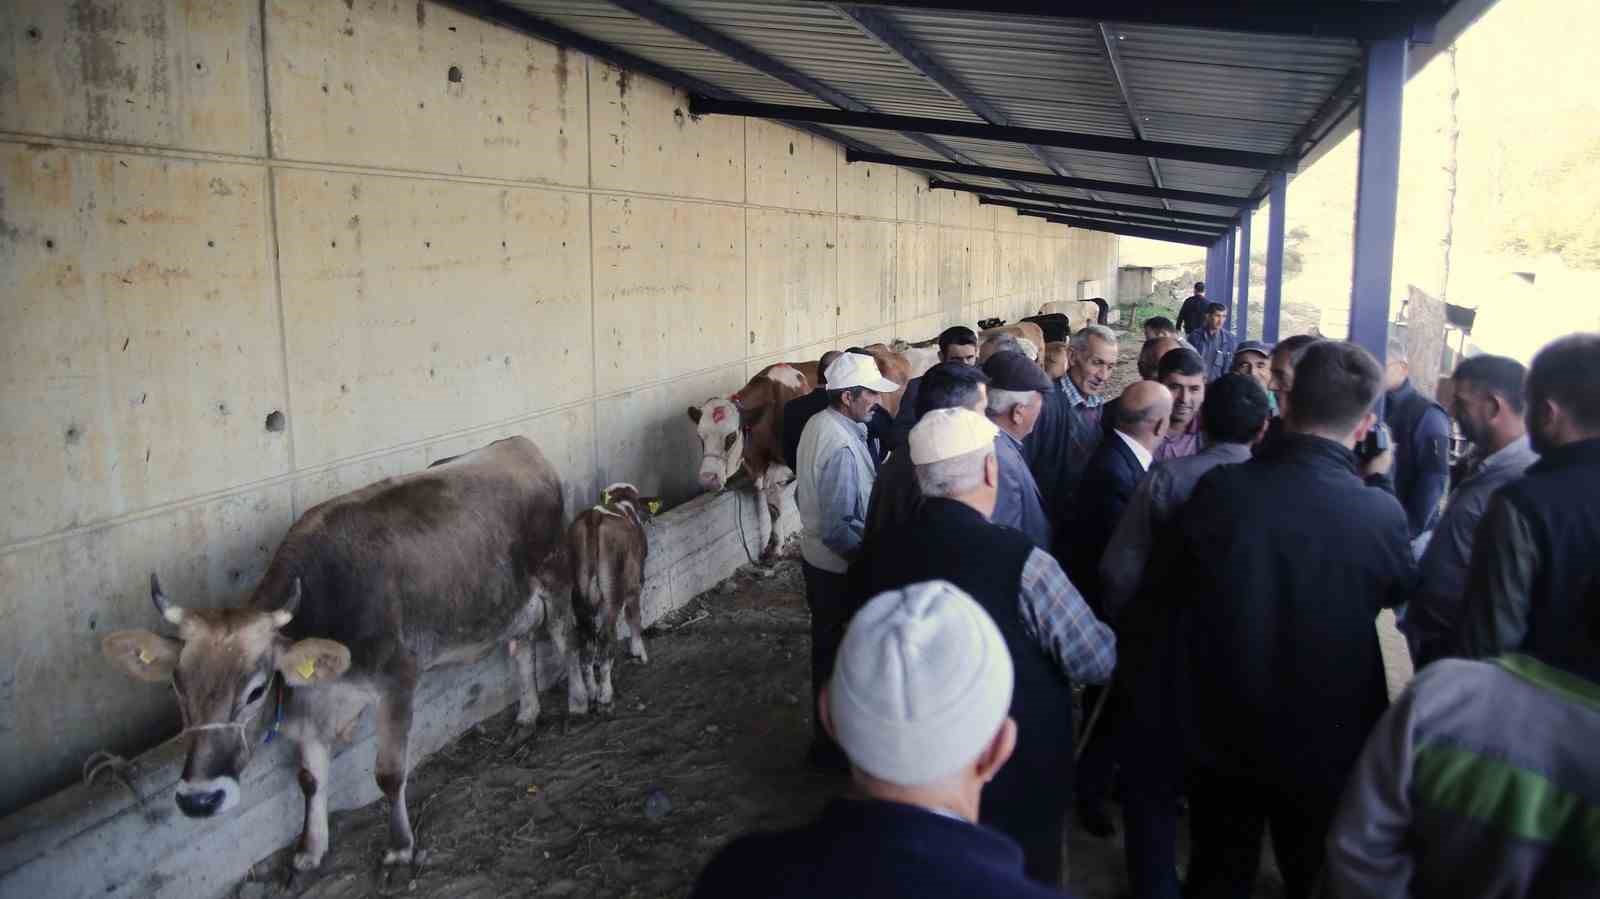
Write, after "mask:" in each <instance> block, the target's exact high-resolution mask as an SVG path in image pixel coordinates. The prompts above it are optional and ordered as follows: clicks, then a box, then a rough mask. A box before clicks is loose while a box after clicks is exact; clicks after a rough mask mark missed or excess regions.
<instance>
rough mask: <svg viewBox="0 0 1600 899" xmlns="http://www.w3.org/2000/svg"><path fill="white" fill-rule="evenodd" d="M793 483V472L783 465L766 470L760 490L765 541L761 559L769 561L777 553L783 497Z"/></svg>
mask: <svg viewBox="0 0 1600 899" xmlns="http://www.w3.org/2000/svg"><path fill="white" fill-rule="evenodd" d="M792 483H794V472H793V471H790V470H789V469H788V468H787V467H785V466H783V465H773V466H772V467H771V468H770V469H768V470H767V475H766V482H765V484H764V485H763V486H762V488H761V501H762V504H763V505H764V506H766V508H765V509H764V510H763V511H765V513H766V521H765V525H766V533H767V540H766V543H765V544H763V546H764V548H763V549H762V550H761V557H762V559H763V560H767V559H770V558H771V557H772V556H775V555H777V553H778V548H779V547H778V544H779V541H778V519H779V518H780V517H782V516H783V495H784V492H785V491H787V490H788V489H789V485H790V484H792Z"/></svg>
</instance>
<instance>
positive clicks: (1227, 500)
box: [1170, 433, 1416, 801]
mask: <svg viewBox="0 0 1600 899" xmlns="http://www.w3.org/2000/svg"><path fill="white" fill-rule="evenodd" d="M1179 521H1180V522H1181V525H1180V528H1179V530H1180V537H1179V539H1180V540H1181V546H1180V549H1179V555H1178V558H1177V564H1176V565H1175V566H1173V568H1172V569H1171V572H1172V577H1171V578H1170V582H1171V584H1172V587H1173V589H1175V590H1178V591H1181V592H1182V594H1183V595H1185V596H1187V598H1188V600H1189V602H1188V608H1187V609H1186V610H1185V617H1186V619H1187V620H1186V622H1185V624H1184V630H1185V637H1186V643H1187V648H1188V653H1189V659H1188V668H1189V671H1188V676H1187V678H1186V679H1187V681H1188V682H1189V683H1190V684H1191V686H1192V689H1193V714H1194V733H1195V736H1196V738H1197V741H1198V743H1197V748H1198V751H1199V753H1200V758H1199V761H1200V763H1201V764H1203V765H1208V766H1214V767H1217V768H1220V769H1222V770H1225V771H1229V772H1232V773H1236V774H1244V775H1247V776H1250V777H1252V778H1256V779H1264V780H1268V781H1270V782H1274V783H1277V784H1279V785H1281V786H1284V787H1287V788H1291V789H1303V790H1306V791H1309V795H1315V796H1317V797H1328V796H1329V795H1330V792H1331V795H1332V796H1334V797H1336V796H1337V795H1338V792H1337V791H1338V790H1339V789H1340V786H1341V785H1342V783H1343V781H1344V778H1345V776H1346V774H1348V772H1349V771H1350V769H1351V767H1352V766H1353V765H1354V764H1355V761H1356V758H1357V756H1358V755H1359V754H1360V752H1361V748H1362V745H1363V743H1364V742H1365V740H1366V738H1367V734H1368V732H1369V731H1370V730H1371V729H1372V726H1373V725H1374V724H1375V723H1376V722H1377V720H1378V717H1379V716H1380V715H1382V714H1383V711H1384V709H1385V708H1386V707H1387V706H1388V693H1387V686H1386V683H1385V679H1384V672H1383V660H1382V656H1381V655H1380V653H1379V650H1378V636H1377V631H1376V629H1375V627H1374V620H1375V619H1376V617H1377V615H1378V612H1379V610H1380V609H1382V608H1384V607H1389V606H1394V605H1396V604H1398V603H1400V602H1403V601H1404V600H1405V598H1406V596H1407V595H1408V594H1409V593H1410V591H1411V590H1412V589H1413V588H1414V585H1415V580H1416V565H1415V563H1414V562H1413V561H1412V557H1411V547H1410V532H1409V531H1408V529H1407V527H1406V518H1405V511H1404V510H1403V509H1401V508H1400V504H1399V503H1398V502H1396V501H1395V498H1394V497H1393V496H1392V495H1390V494H1389V493H1388V492H1386V491H1384V490H1382V489H1380V488H1375V487H1368V486H1366V485H1365V484H1364V483H1363V482H1362V479H1361V476H1360V475H1359V474H1358V473H1357V464H1356V457H1355V454H1354V453H1352V452H1351V451H1350V450H1348V449H1346V448H1345V447H1343V446H1340V445H1339V444H1337V443H1334V442H1333V441H1331V440H1325V439H1323V438H1321V437H1313V436H1309V435H1303V434H1292V433H1284V434H1282V435H1281V436H1279V437H1278V438H1277V439H1276V440H1274V441H1273V442H1272V443H1271V444H1269V445H1267V446H1264V447H1262V448H1260V450H1258V452H1257V455H1256V457H1255V458H1254V459H1252V460H1250V461H1249V462H1245V463H1243V464H1241V465H1227V466H1223V467H1221V468H1217V469H1213V470H1212V471H1211V472H1209V473H1207V474H1206V475H1205V476H1204V477H1203V478H1202V479H1201V480H1200V483H1199V484H1198V485H1196V487H1195V491H1194V493H1193V495H1192V496H1191V497H1190V499H1189V501H1188V503H1187V504H1186V505H1185V506H1184V507H1183V510H1182V512H1181V514H1180V516H1179ZM1329 801H1332V800H1331V799H1330V800H1329Z"/></svg>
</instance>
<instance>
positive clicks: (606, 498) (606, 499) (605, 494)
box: [600, 490, 611, 506]
mask: <svg viewBox="0 0 1600 899" xmlns="http://www.w3.org/2000/svg"><path fill="white" fill-rule="evenodd" d="M600 505H602V506H609V505H611V491H610V490H602V491H600Z"/></svg>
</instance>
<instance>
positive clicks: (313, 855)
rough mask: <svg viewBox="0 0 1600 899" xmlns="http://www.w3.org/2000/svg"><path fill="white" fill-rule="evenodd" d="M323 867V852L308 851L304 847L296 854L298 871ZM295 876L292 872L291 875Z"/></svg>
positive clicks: (295, 867) (295, 862)
mask: <svg viewBox="0 0 1600 899" xmlns="http://www.w3.org/2000/svg"><path fill="white" fill-rule="evenodd" d="M320 867H322V853H321V852H308V851H306V850H304V849H302V850H300V851H299V852H296V853H295V854H294V869H295V870H296V871H315V870H317V869H318V868H320ZM290 876H291V877H292V876H293V875H292V874H291V875H290Z"/></svg>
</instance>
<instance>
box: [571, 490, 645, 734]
mask: <svg viewBox="0 0 1600 899" xmlns="http://www.w3.org/2000/svg"><path fill="white" fill-rule="evenodd" d="M660 508H661V502H660V501H659V500H656V499H645V498H642V497H640V496H639V491H638V489H637V488H636V487H634V486H633V485H632V484H612V485H611V486H610V487H607V488H606V489H605V491H604V492H602V493H601V494H600V504H599V505H597V506H594V507H593V508H589V509H585V510H584V511H582V512H580V513H578V517H577V518H575V519H573V521H572V527H571V528H569V529H568V530H567V555H569V556H570V557H571V558H572V612H573V617H574V618H575V619H576V621H577V627H578V630H577V636H578V640H577V653H578V667H579V668H581V669H582V671H583V681H584V687H585V689H586V690H587V692H588V698H590V699H592V700H594V701H595V702H596V703H597V704H599V705H601V706H609V705H611V700H612V689H611V663H612V660H613V659H614V657H615V656H616V644H617V617H618V616H619V615H621V616H623V617H624V618H625V620H626V621H627V623H628V639H629V646H628V648H629V651H630V653H631V654H632V655H633V657H634V658H636V659H638V660H639V661H640V662H649V661H650V656H649V654H648V653H646V652H645V649H644V624H643V622H642V620H641V617H640V612H639V594H640V593H641V592H643V590H644V560H645V555H646V554H647V553H648V552H649V550H650V546H649V541H648V540H647V539H646V537H645V532H644V523H645V522H646V521H649V520H650V517H651V516H652V515H654V514H655V513H656V512H657V511H658V510H659V509H660Z"/></svg>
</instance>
